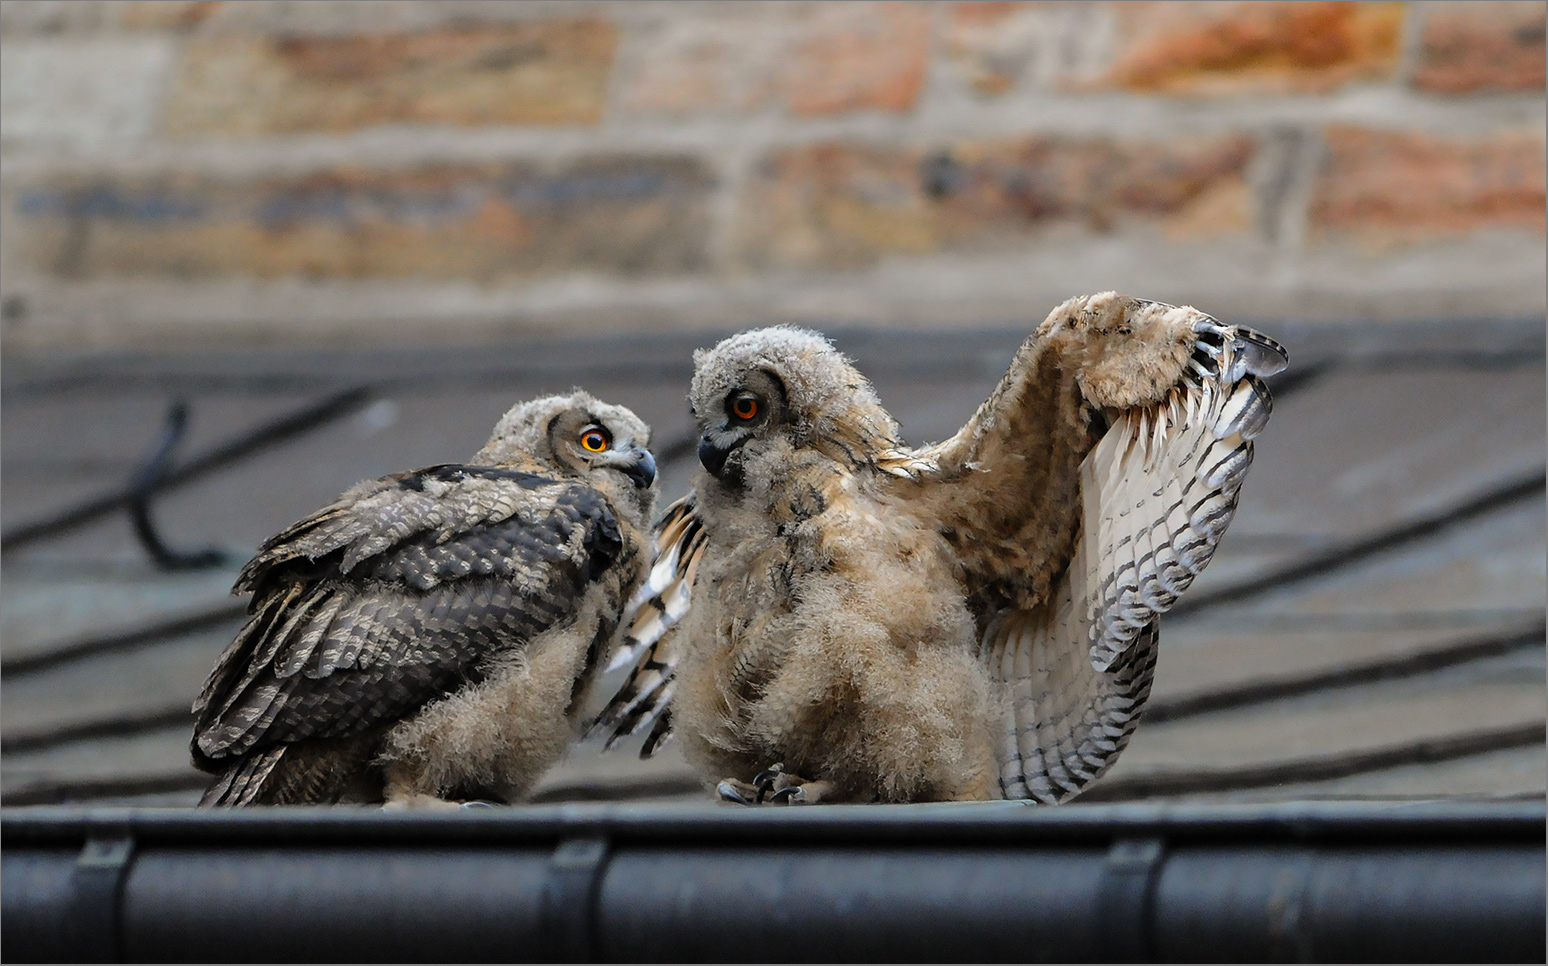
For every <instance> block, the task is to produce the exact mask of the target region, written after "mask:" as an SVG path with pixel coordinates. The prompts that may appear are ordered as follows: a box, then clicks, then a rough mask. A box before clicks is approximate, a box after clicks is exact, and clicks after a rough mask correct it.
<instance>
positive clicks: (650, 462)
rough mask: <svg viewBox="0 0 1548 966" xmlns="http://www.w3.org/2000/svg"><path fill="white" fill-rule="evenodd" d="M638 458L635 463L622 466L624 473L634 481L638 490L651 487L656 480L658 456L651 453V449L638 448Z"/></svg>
mask: <svg viewBox="0 0 1548 966" xmlns="http://www.w3.org/2000/svg"><path fill="white" fill-rule="evenodd" d="M635 453H636V454H637V455H636V458H635V460H634V462H633V463H630V464H628V465H626V466H621V467H619V469H621V470H623V472H624V475H625V476H627V477H628V478H629V479H631V480H633V481H634V488H635V489H637V490H645V489H649V488H650V485H651V484H652V483H654V482H656V458H655V457H654V456H652V455H650V450H648V449H641V450H636V451H635Z"/></svg>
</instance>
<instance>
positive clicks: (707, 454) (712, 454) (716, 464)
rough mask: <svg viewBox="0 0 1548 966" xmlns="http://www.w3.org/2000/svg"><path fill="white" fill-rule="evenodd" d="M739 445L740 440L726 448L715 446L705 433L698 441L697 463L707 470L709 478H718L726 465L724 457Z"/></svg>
mask: <svg viewBox="0 0 1548 966" xmlns="http://www.w3.org/2000/svg"><path fill="white" fill-rule="evenodd" d="M740 444H741V440H738V441H737V442H736V443H733V444H732V445H730V446H727V447H720V446H716V445H715V444H714V442H713V441H711V440H710V438H709V434H708V433H706V434H705V435H704V436H703V437H702V438H700V440H699V463H700V464H702V465H703V467H704V468H705V469H707V470H709V474H710V476H719V475H720V471H721V469H723V468H724V467H725V465H726V457H727V456H730V455H731V451H732V450H734V449H736V448H737V446H739V445H740Z"/></svg>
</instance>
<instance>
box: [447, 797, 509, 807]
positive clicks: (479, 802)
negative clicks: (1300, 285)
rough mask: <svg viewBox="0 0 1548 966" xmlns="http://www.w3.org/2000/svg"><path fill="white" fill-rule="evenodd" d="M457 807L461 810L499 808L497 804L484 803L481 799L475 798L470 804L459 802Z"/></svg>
mask: <svg viewBox="0 0 1548 966" xmlns="http://www.w3.org/2000/svg"><path fill="white" fill-rule="evenodd" d="M457 807H458V808H462V809H470V808H499V807H500V805H499V803H498V802H486V801H484V800H483V799H481V798H475V799H474V800H472V801H471V802H459V803H458V805H457Z"/></svg>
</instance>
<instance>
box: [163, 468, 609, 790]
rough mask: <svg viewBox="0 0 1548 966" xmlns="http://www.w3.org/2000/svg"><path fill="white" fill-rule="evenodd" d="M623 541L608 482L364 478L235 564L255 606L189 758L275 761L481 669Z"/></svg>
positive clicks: (477, 475)
mask: <svg viewBox="0 0 1548 966" xmlns="http://www.w3.org/2000/svg"><path fill="white" fill-rule="evenodd" d="M621 547H622V540H621V537H620V533H619V529H618V524H617V520H616V518H615V517H614V515H613V512H612V509H611V507H609V506H608V504H607V502H606V501H605V499H603V497H602V496H601V495H600V494H598V493H597V492H596V491H594V490H591V489H589V488H587V487H584V486H580V485H578V484H573V483H568V482H564V481H558V480H552V479H547V478H544V477H542V476H538V475H535V474H531V473H524V472H520V471H515V470H509V469H501V468H496V467H480V466H457V465H447V466H436V467H430V468H428V469H425V470H419V471H415V472H413V473H404V474H399V475H396V476H392V477H387V478H384V479H382V480H377V481H374V482H372V483H368V484H364V485H362V486H361V487H357V488H356V489H355V490H352V491H351V492H350V493H349V494H346V497H345V498H344V499H341V500H340V501H339V502H337V503H335V504H333V505H331V506H329V507H327V508H325V509H324V510H322V511H320V512H319V513H317V514H315V515H313V516H312V517H309V518H308V519H306V520H303V521H302V522H300V523H298V524H296V525H295V526H293V527H291V528H290V529H288V530H286V531H285V532H283V533H281V534H279V535H278V536H276V537H275V538H273V539H272V540H270V541H268V542H267V543H265V544H264V546H263V547H261V548H260V550H259V553H258V554H257V556H255V557H254V559H253V560H252V562H250V563H249V564H248V565H247V567H246V568H244V570H243V571H242V574H241V576H240V578H239V579H238V582H237V588H236V589H237V590H238V591H243V590H251V591H253V592H254V598H253V603H252V605H251V607H250V613H251V615H252V616H251V617H250V618H249V620H248V622H247V624H246V625H245V626H244V627H243V628H242V630H241V631H240V632H239V633H238V634H237V636H236V639H235V640H234V641H233V642H232V643H231V645H230V646H229V647H228V648H227V649H226V651H225V652H224V653H223V654H222V655H221V658H220V660H219V662H218V663H217V665H216V667H215V670H214V671H213V672H212V673H211V675H210V677H209V680H208V681H207V682H206V684H205V687H204V691H203V693H202V694H201V695H200V696H199V698H198V700H197V701H196V703H195V705H194V712H195V714H196V716H197V725H196V727H195V733H194V740H193V754H194V760H195V762H196V763H197V764H199V765H200V767H203V768H205V769H207V770H211V771H219V770H222V769H226V768H228V767H229V766H230V765H231V764H232V762H233V760H234V759H236V758H239V757H241V756H244V755H250V754H254V753H265V754H264V757H272V758H275V759H276V760H277V755H272V754H267V753H268V752H270V751H272V750H273V749H277V748H280V747H281V746H283V745H285V744H287V743H290V742H295V741H299V740H302V739H307V738H335V737H342V736H348V735H356V734H360V733H362V732H365V731H368V730H370V729H372V728H375V727H378V726H382V725H384V724H387V723H390V722H393V721H395V720H397V719H398V718H401V717H403V716H405V715H406V714H409V713H411V712H413V711H414V710H415V709H417V708H418V707H420V706H422V705H423V704H425V703H426V702H428V701H431V700H434V699H436V698H439V697H442V696H444V695H445V694H448V693H450V692H451V691H453V690H455V689H456V688H458V687H460V686H461V685H463V684H464V683H466V682H469V681H476V680H478V679H479V678H480V677H481V676H482V674H483V673H484V672H485V670H486V666H487V661H488V660H489V659H490V658H491V657H492V656H493V655H495V654H497V653H500V652H503V651H507V650H509V649H511V648H513V647H519V646H522V645H524V644H525V643H526V642H527V641H528V640H530V639H531V638H532V637H533V636H535V635H537V634H539V633H541V632H542V631H543V630H545V629H547V628H549V627H552V626H555V625H556V624H560V623H562V622H564V621H566V620H568V619H571V618H572V617H573V616H574V608H575V602H576V601H577V600H578V599H579V597H580V596H581V594H582V593H583V592H584V589H585V586H586V585H587V584H588V583H589V581H590V580H592V579H593V578H594V577H595V576H596V575H597V574H598V573H600V572H601V571H602V570H604V569H606V568H607V567H608V566H609V565H611V563H612V562H613V561H614V560H615V559H616V558H617V557H618V555H619V552H620V549H621ZM255 760H261V759H255ZM260 777H261V776H260Z"/></svg>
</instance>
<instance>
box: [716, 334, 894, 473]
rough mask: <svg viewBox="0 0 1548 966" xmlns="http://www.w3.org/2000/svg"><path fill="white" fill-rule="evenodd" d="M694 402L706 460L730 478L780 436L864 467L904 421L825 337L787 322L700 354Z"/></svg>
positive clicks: (891, 441)
mask: <svg viewBox="0 0 1548 966" xmlns="http://www.w3.org/2000/svg"><path fill="white" fill-rule="evenodd" d="M693 362H694V374H693V388H692V391H691V393H690V395H689V400H690V402H691V403H692V404H693V413H694V418H696V419H697V420H698V421H699V429H700V431H701V432H702V433H703V436H702V437H701V439H700V442H699V462H701V463H702V464H703V465H704V468H705V469H706V470H708V471H709V473H710V475H712V476H715V477H717V478H719V479H721V480H722V481H724V482H731V483H735V482H737V481H739V480H740V479H741V474H742V469H743V464H744V463H745V461H746V460H747V458H748V457H749V455H751V454H753V453H755V452H757V451H759V450H760V449H764V448H766V447H767V446H768V445H770V444H772V443H774V442H776V441H778V442H781V443H784V444H788V445H789V446H792V447H794V448H796V449H801V448H808V447H810V448H815V449H818V450H820V451H822V452H824V453H826V454H828V455H830V456H832V457H834V458H835V459H839V460H841V461H843V462H846V463H848V464H850V465H852V466H853V465H858V464H861V463H864V462H866V461H867V460H869V459H871V458H872V457H874V456H875V455H876V454H877V453H879V452H880V451H882V450H883V449H886V448H887V447H890V446H893V445H896V439H897V423H896V422H894V421H893V419H892V417H891V416H889V415H888V414H887V411H886V410H884V409H883V408H882V406H881V403H880V401H878V400H877V398H876V392H875V390H873V389H872V388H871V384H870V382H869V381H868V380H867V379H866V378H865V377H864V376H862V375H861V374H860V373H859V372H858V371H857V370H856V369H855V367H854V366H852V365H851V364H850V362H849V360H848V359H846V358H845V357H844V355H843V354H842V353H841V352H839V351H838V350H837V349H835V348H833V345H832V344H831V343H830V342H829V341H828V340H827V338H825V337H824V336H822V335H820V334H818V333H816V332H812V331H810V330H809V329H800V328H796V327H794V326H786V325H780V326H775V327H773V328H768V329H754V330H753V331H751V332H743V333H741V334H740V335H735V336H732V337H731V338H729V339H726V340H725V341H723V342H721V343H720V344H719V345H717V346H715V347H714V348H713V349H707V350H706V349H701V350H699V351H697V352H695V353H694V355H693Z"/></svg>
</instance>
